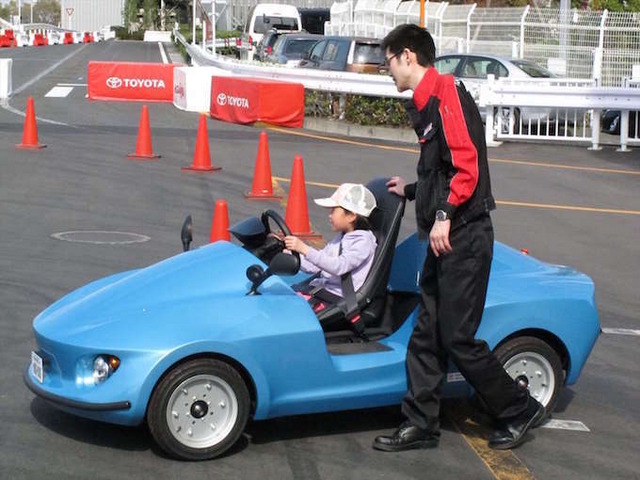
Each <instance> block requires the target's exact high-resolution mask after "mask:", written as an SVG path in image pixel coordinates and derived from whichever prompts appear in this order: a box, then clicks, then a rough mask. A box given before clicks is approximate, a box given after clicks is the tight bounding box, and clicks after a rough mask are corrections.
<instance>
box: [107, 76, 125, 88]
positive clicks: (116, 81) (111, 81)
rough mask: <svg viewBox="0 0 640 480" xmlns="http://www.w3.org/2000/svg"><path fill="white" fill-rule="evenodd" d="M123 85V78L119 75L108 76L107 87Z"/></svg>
mask: <svg viewBox="0 0 640 480" xmlns="http://www.w3.org/2000/svg"><path fill="white" fill-rule="evenodd" d="M121 86H122V79H121V78H119V77H109V78H107V87H109V88H120V87H121Z"/></svg>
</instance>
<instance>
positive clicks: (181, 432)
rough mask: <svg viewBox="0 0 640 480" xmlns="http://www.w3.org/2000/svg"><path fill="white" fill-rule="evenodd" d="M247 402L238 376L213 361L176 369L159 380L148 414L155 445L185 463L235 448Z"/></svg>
mask: <svg viewBox="0 0 640 480" xmlns="http://www.w3.org/2000/svg"><path fill="white" fill-rule="evenodd" d="M249 409H250V398H249V391H248V390H247V386H246V384H245V383H244V381H243V379H242V377H241V376H240V374H239V373H238V372H237V371H236V370H235V369H234V368H233V367H231V366H230V365H229V364H227V363H225V362H222V361H220V360H215V359H208V358H202V359H196V360H192V361H189V362H187V363H184V364H182V365H178V366H177V367H175V368H174V369H173V370H171V371H169V373H168V374H167V375H166V376H165V377H164V378H163V379H162V380H161V381H160V383H159V384H158V385H157V386H156V389H155V390H154V392H153V394H152V396H151V401H150V402H149V408H148V411H147V424H148V425H149V430H150V432H151V435H152V436H153V438H154V439H155V441H156V442H157V443H158V445H159V446H160V447H161V448H162V449H163V450H164V451H165V452H167V453H168V454H169V455H171V456H173V457H176V458H180V459H183V460H206V459H211V458H215V457H217V456H220V455H221V454H223V453H224V452H225V451H226V450H228V449H229V448H230V447H231V446H233V445H234V444H235V443H236V441H237V440H238V438H239V437H240V435H242V432H243V430H244V427H245V425H246V423H247V420H248V418H249Z"/></svg>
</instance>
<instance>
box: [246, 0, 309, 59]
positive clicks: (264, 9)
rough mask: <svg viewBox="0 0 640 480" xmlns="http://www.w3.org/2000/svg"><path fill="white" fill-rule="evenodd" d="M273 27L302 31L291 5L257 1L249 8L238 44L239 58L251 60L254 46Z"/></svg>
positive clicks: (297, 15) (300, 23)
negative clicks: (240, 40) (239, 43)
mask: <svg viewBox="0 0 640 480" xmlns="http://www.w3.org/2000/svg"><path fill="white" fill-rule="evenodd" d="M272 28H275V29H276V30H278V31H284V32H300V31H302V21H301V20H300V13H299V12H298V9H297V8H296V7H295V6H293V5H280V4H275V3H259V4H257V5H255V6H253V7H252V8H251V10H249V15H248V16H247V23H246V24H245V26H244V32H243V33H242V44H241V45H240V58H241V59H242V60H253V55H254V54H255V53H256V46H257V45H258V43H259V42H260V40H262V37H263V35H264V34H265V33H266V32H267V31H268V30H270V29H272Z"/></svg>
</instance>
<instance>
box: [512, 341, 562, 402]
mask: <svg viewBox="0 0 640 480" xmlns="http://www.w3.org/2000/svg"><path fill="white" fill-rule="evenodd" d="M504 369H505V370H506V371H507V373H508V374H509V375H510V376H511V378H513V379H514V380H517V381H520V382H522V386H525V385H526V387H527V388H528V389H529V393H530V394H531V396H532V397H533V398H535V399H536V400H538V401H539V402H540V403H541V404H542V405H544V406H545V407H546V406H547V405H548V404H549V402H550V401H551V397H553V392H554V390H555V387H556V379H555V376H554V374H553V367H552V366H551V364H550V363H549V361H548V360H547V359H546V358H545V357H544V356H542V355H540V354H539V353H535V352H522V353H518V354H517V355H514V356H513V357H511V358H509V359H508V360H507V361H506V362H505V364H504Z"/></svg>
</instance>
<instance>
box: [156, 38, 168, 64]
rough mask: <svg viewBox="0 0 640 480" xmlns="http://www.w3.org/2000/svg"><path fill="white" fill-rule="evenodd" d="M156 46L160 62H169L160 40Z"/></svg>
mask: <svg viewBox="0 0 640 480" xmlns="http://www.w3.org/2000/svg"><path fill="white" fill-rule="evenodd" d="M158 47H160V56H161V57H162V63H169V59H168V58H167V54H166V52H165V51H164V45H162V42H158Z"/></svg>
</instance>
